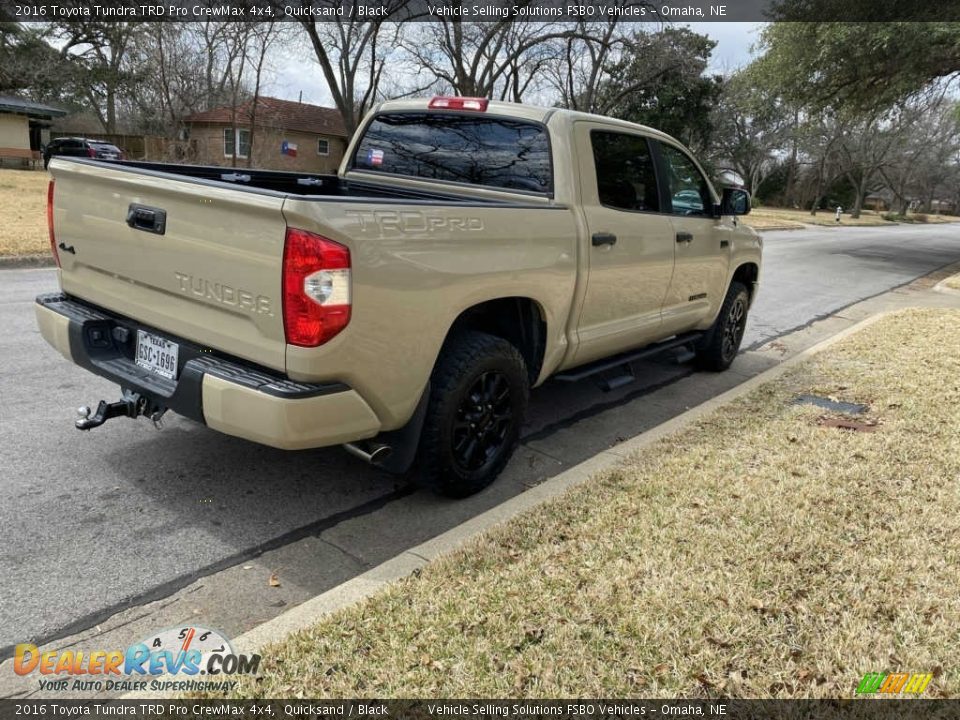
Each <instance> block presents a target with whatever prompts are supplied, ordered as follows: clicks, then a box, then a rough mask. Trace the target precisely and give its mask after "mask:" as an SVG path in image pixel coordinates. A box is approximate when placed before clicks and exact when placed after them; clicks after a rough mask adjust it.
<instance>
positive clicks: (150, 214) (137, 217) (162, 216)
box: [127, 203, 167, 235]
mask: <svg viewBox="0 0 960 720" xmlns="http://www.w3.org/2000/svg"><path fill="white" fill-rule="evenodd" d="M127 225H129V226H130V227H132V228H133V229H134V230H145V231H146V232H152V233H156V234H157V235H163V234H164V233H165V232H166V231H167V211H166V210H161V209H160V208H153V207H147V206H146V205H138V204H137V203H130V207H129V208H127Z"/></svg>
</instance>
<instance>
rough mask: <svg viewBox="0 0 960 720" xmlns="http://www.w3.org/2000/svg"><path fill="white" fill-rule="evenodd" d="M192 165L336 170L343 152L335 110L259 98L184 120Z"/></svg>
mask: <svg viewBox="0 0 960 720" xmlns="http://www.w3.org/2000/svg"><path fill="white" fill-rule="evenodd" d="M185 122H186V124H187V133H188V145H189V154H190V160H191V162H197V163H200V164H203V165H225V166H233V165H234V160H236V167H248V162H249V166H250V167H254V168H266V169H270V170H293V171H303V172H315V173H332V172H336V170H337V167H338V166H339V165H340V160H341V159H342V158H343V154H344V152H345V151H346V148H347V141H348V139H349V138H348V137H347V133H346V131H345V130H344V128H343V121H342V119H341V118H340V113H339V112H337V111H336V110H334V109H333V108H325V107H320V106H319V105H310V104H308V103H301V102H295V101H291V100H280V99H278V98H271V97H260V98H258V99H257V101H256V107H254V102H253V100H248V101H246V102H244V103H241V104H240V105H237V106H236V110H235V111H234V108H232V107H229V106H227V107H218V108H214V109H213V110H207V111H205V112H200V113H195V114H193V115H190V116H189V117H187V118H186V120H185ZM251 128H252V132H253V136H252V137H251V134H250V133H251Z"/></svg>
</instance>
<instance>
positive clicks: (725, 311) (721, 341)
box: [694, 282, 750, 372]
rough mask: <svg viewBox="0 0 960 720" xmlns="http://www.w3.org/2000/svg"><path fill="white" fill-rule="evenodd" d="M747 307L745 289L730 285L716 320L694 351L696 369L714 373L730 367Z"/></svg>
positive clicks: (747, 296) (740, 335)
mask: <svg viewBox="0 0 960 720" xmlns="http://www.w3.org/2000/svg"><path fill="white" fill-rule="evenodd" d="M749 306H750V294H749V292H748V291H747V288H746V286H745V285H744V284H743V283H740V282H732V283H730V287H729V288H728V289H727V296H726V297H725V298H724V299H723V305H722V306H721V307H720V312H719V313H718V314H717V319H716V320H715V321H714V323H713V325H711V326H710V329H709V330H708V331H707V333H706V335H704V336H703V338H702V339H701V340H700V342H699V343H697V346H696V348H694V349H695V351H696V354H697V359H696V364H697V367H699V368H700V369H701V370H712V371H714V372H720V371H722V370H726V369H727V368H728V367H730V364H731V363H732V362H733V361H734V359H735V358H736V357H737V352H738V351H739V350H740V343H741V342H742V341H743V332H744V330H745V329H746V326H747V310H748V308H749Z"/></svg>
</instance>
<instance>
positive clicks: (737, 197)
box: [720, 188, 750, 215]
mask: <svg viewBox="0 0 960 720" xmlns="http://www.w3.org/2000/svg"><path fill="white" fill-rule="evenodd" d="M749 212H750V193H748V192H747V191H746V190H739V189H737V188H724V189H723V198H722V199H721V200H720V214H721V215H747V214H748V213H749Z"/></svg>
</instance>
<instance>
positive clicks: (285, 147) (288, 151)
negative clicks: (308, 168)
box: [280, 140, 297, 157]
mask: <svg viewBox="0 0 960 720" xmlns="http://www.w3.org/2000/svg"><path fill="white" fill-rule="evenodd" d="M280 154H281V155H289V156H290V157H296V156H297V144H296V143H292V142H290V141H289V140H284V141H283V142H282V143H280Z"/></svg>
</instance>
